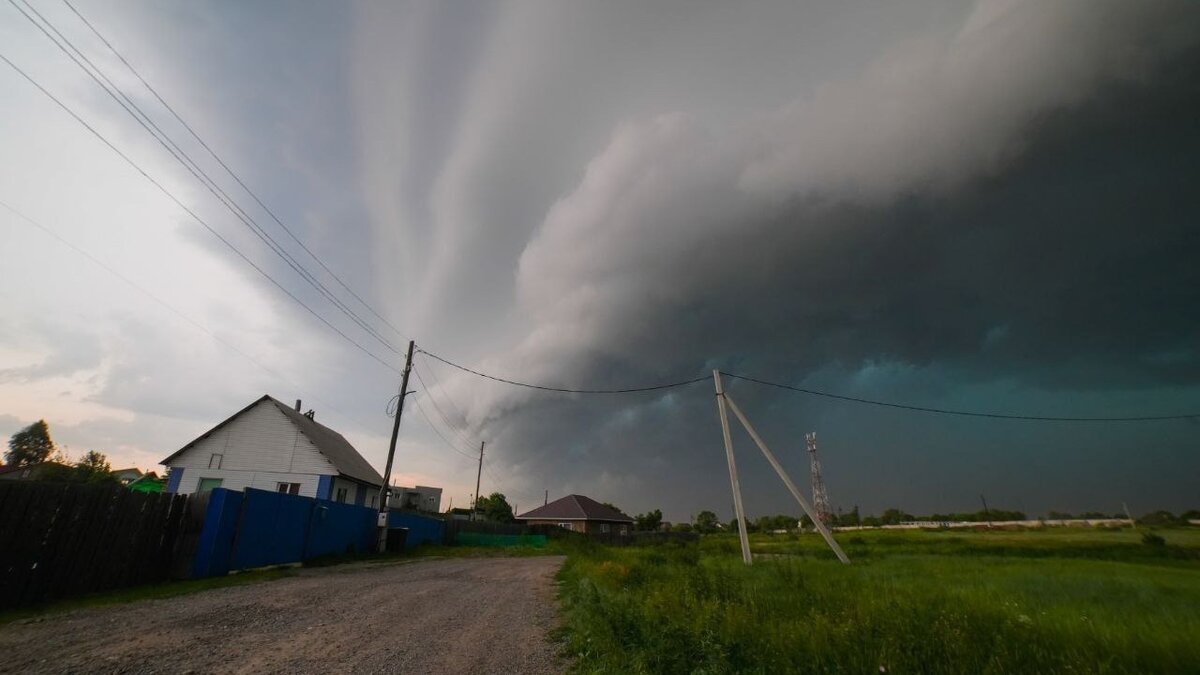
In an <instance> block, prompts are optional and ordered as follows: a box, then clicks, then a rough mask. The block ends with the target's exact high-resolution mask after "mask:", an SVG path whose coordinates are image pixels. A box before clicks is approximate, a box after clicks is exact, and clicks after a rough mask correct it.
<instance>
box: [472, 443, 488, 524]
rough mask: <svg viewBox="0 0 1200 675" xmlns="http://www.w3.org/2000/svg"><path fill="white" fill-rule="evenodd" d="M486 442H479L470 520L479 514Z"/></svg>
mask: <svg viewBox="0 0 1200 675" xmlns="http://www.w3.org/2000/svg"><path fill="white" fill-rule="evenodd" d="M486 442H487V441H479V468H478V469H477V470H476V471H475V501H474V502H472V503H471V520H475V514H477V513H479V479H480V477H482V476H483V445H484V443H486Z"/></svg>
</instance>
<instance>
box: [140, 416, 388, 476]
mask: <svg viewBox="0 0 1200 675" xmlns="http://www.w3.org/2000/svg"><path fill="white" fill-rule="evenodd" d="M263 401H270V402H271V403H272V404H274V405H275V407H276V408H278V409H279V411H280V412H282V413H283V414H284V415H285V416H286V417H287V418H288V419H289V420H291V421H292V424H295V425H296V427H297V428H299V429H300V433H302V434H304V436H305V437H306V438H308V440H310V441H312V444H313V445H315V446H316V447H317V451H318V452H320V453H321V454H322V455H324V456H325V458H326V459H328V460H329V461H330V463H332V464H333V467H334V468H335V469H337V470H338V473H340V474H342V475H344V476H346V477H348V478H353V479H355V480H359V481H362V482H364V483H370V484H372V485H383V477H382V476H380V475H379V472H378V471H376V470H375V468H374V467H372V466H371V465H370V464H369V463H368V462H367V460H365V459H363V456H362V455H360V454H358V450H355V449H354V446H353V445H350V441H347V440H346V439H345V437H343V436H342V435H341V434H339V433H338V432H336V431H334V430H333V429H330V428H329V427H327V426H325V425H324V424H321V423H320V422H317V421H316V420H311V419H309V418H307V417H305V416H304V415H301V414H300V413H298V412H296V409H295V408H293V407H291V406H289V405H285V404H284V403H282V402H280V401H277V400H275V399H274V398H273V397H271V396H270V395H267V394H264V395H263V397H262V398H260V399H258V400H256V401H254V402H253V403H251V404H250V405H248V406H246V407H245V408H242V409H241V410H239V411H237V412H236V413H234V414H233V415H232V416H230V417H229V419H227V420H225V421H224V422H221V423H220V424H218V425H217V426H215V427H213V428H212V429H209V430H208V431H207V432H205V433H204V434H201V435H200V437H199V438H197V439H196V440H194V441H192V442H191V443H188V444H187V445H185V446H183V447H182V448H180V449H179V450H178V451H176V452H174V453H173V454H172V455H171V456H170V457H167V458H166V459H164V460H163V461H162V462H160V464H166V463H167V462H169V461H171V460H172V459H175V458H176V457H178V456H179V455H180V454H182V453H183V452H184V451H186V450H187V449H188V448H191V447H192V446H193V445H195V444H196V442H197V441H200V440H201V439H203V438H206V437H207V436H208V435H209V434H212V433H213V432H214V431H216V430H217V429H220V428H221V427H223V426H225V425H226V424H229V423H230V422H232V421H233V420H235V419H237V418H238V417H240V416H241V415H242V413H244V412H246V411H247V410H249V409H251V408H253V407H254V406H256V405H258V404H259V403H262V402H263Z"/></svg>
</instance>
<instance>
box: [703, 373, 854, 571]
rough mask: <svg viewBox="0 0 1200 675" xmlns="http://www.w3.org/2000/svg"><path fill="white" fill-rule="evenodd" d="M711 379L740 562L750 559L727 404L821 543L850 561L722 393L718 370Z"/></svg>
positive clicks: (731, 402) (773, 455)
mask: <svg viewBox="0 0 1200 675" xmlns="http://www.w3.org/2000/svg"><path fill="white" fill-rule="evenodd" d="M713 382H714V384H716V388H717V410H718V412H719V413H720V417H721V435H722V436H723V437H724V440H725V457H726V459H727V460H728V461H729V480H730V482H731V483H732V484H733V506H734V510H736V511H737V517H738V526H739V527H738V534H739V537H740V539H741V542H742V561H743V562H745V563H746V564H747V565H749V564H751V561H752V558H751V556H750V542H749V539H748V538H747V536H746V524H745V523H746V514H745V512H744V511H743V510H742V488H741V486H740V485H739V483H738V478H737V466H736V465H735V464H734V461H733V440H732V438H731V437H730V435H729V417H728V415H727V414H726V412H725V408H726V407H727V406H728V408H729V410H731V411H732V412H733V414H734V416H735V417H737V420H738V421H739V422H741V423H742V427H743V428H744V429H745V430H746V433H748V434H750V440H752V441H754V444H755V445H757V446H758V449H759V450H761V451H762V454H763V456H764V457H766V458H767V462H768V463H769V464H770V465H771V468H773V469H775V473H777V474H779V478H780V479H781V480H782V481H783V484H784V485H785V486H787V489H788V491H789V492H791V493H792V496H793V497H795V498H796V501H798V502H800V508H802V509H804V512H805V513H807V514H808V517H809V518H812V521H813V525H815V526H816V528H817V532H820V533H821V536H822V537H823V538H824V539H825V543H827V544H829V548H830V549H832V550H833V553H834V555H836V556H837V558H838V560H840V561H842V563H843V564H847V565H848V564H850V559H849V558H847V557H846V553H845V551H843V550H842V547H841V546H838V543H837V541H835V540H834V538H833V535H832V534H831V533H830V532H829V528H828V527H826V526H825V523H824V522H822V521H821V519H820V518H819V517H818V516H817V512H816V510H815V509H813V507H811V506H809V504H808V500H807V499H805V498H804V495H802V494H801V493H800V488H798V487H796V484H795V483H794V482H792V477H791V476H789V475H788V474H787V472H786V471H784V470H783V465H782V464H780V463H779V460H778V459H776V458H775V453H773V452H771V449H770V448H768V447H767V444H766V443H765V442H764V441H763V439H762V437H761V436H759V435H758V431H757V430H755V428H754V426H753V425H752V424H750V420H748V419H746V415H745V413H743V412H742V409H741V408H739V407H738V404H737V403H734V401H733V399H732V398H730V397H729V394H727V393H726V392H725V388H724V387H723V386H722V385H721V371H719V370H714V371H713Z"/></svg>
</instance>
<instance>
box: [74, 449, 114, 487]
mask: <svg viewBox="0 0 1200 675" xmlns="http://www.w3.org/2000/svg"><path fill="white" fill-rule="evenodd" d="M74 471H75V475H76V476H77V477H78V479H79V480H80V481H83V482H88V483H107V482H110V481H111V482H114V483H115V482H119V481H117V478H116V476H113V475H112V465H111V464H109V463H108V457H105V456H104V453H103V452H97V451H95V450H88V451H87V452H86V453H84V455H83V457H82V458H81V459H80V460H79V461H78V462H77V463H76V464H75V467H74Z"/></svg>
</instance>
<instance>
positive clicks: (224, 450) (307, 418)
mask: <svg viewBox="0 0 1200 675" xmlns="http://www.w3.org/2000/svg"><path fill="white" fill-rule="evenodd" d="M313 417H314V415H313V413H312V412H311V411H310V412H308V413H305V414H301V413H300V401H296V406H295V407H294V408H293V407H290V406H287V405H285V404H283V403H281V402H280V401H277V400H275V399H273V398H271V397H270V396H263V397H262V398H260V399H258V400H257V401H255V402H253V403H251V404H250V405H248V406H246V407H245V408H243V409H242V410H240V411H238V412H237V413H235V414H234V415H233V416H232V417H230V418H229V419H227V420H225V421H224V422H221V423H220V424H218V425H217V426H215V427H213V428H212V429H210V430H208V431H207V432H205V433H204V434H203V435H201V436H200V437H199V438H197V439H196V440H194V441H192V442H191V443H188V444H187V445H185V446H183V447H182V448H180V449H179V450H178V451H177V452H175V453H174V454H173V455H171V456H170V457H167V458H166V459H164V460H163V461H162V464H163V465H164V466H166V467H167V492H172V493H178V494H191V493H193V492H204V491H206V490H211V489H213V488H215V487H223V488H229V489H231V490H242V489H244V488H248V487H252V488H258V489H260V490H275V491H278V492H287V493H289V494H293V495H302V496H305V497H316V498H318V499H329V500H332V501H337V502H344V503H348V504H359V505H362V506H369V507H372V508H373V507H375V506H376V505H377V504H378V503H379V487H380V485H382V484H383V478H382V477H381V476H380V475H379V472H377V471H375V469H374V468H372V467H371V465H370V464H368V463H367V460H365V459H363V457H362V455H360V454H358V451H357V450H355V449H354V446H352V445H350V442H349V441H347V440H346V439H345V438H343V437H342V435H341V434H339V433H338V432H336V431H334V430H333V429H330V428H329V427H327V426H325V425H323V424H321V423H319V422H317V421H316V420H315V419H313Z"/></svg>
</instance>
